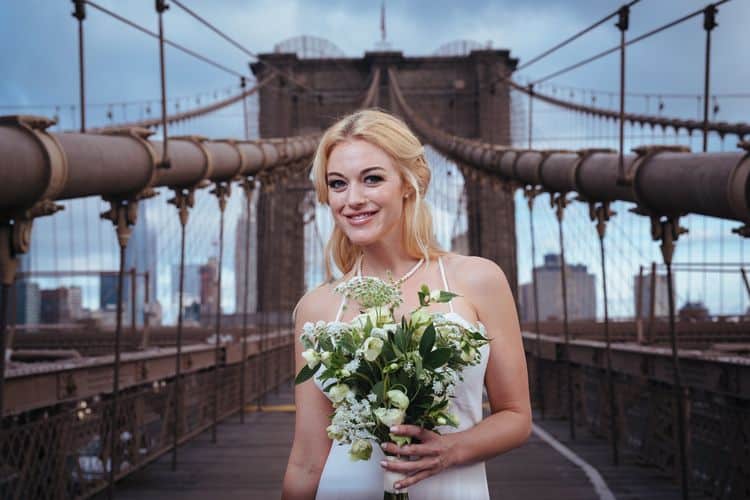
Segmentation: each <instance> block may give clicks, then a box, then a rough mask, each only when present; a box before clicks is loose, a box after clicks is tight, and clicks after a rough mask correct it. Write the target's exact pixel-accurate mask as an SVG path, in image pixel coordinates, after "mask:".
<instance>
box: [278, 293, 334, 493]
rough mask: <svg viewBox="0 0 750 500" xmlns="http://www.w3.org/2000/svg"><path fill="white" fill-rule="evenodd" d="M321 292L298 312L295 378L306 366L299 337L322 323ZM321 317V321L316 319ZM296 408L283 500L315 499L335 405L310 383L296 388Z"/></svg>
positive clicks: (309, 296)
mask: <svg viewBox="0 0 750 500" xmlns="http://www.w3.org/2000/svg"><path fill="white" fill-rule="evenodd" d="M321 292H323V290H321V289H317V290H314V291H312V292H310V293H308V294H307V295H305V296H304V297H302V299H301V300H300V302H299V304H298V306H297V308H296V317H295V321H294V331H295V332H296V334H295V345H294V359H295V363H294V364H295V374H296V373H299V370H301V369H302V366H304V364H305V361H304V359H303V358H302V344H301V343H300V342H299V334H300V333H301V332H302V326H303V325H304V324H305V323H306V322H307V321H313V320H315V319H319V315H320V313H321V311H320V308H319V307H317V306H316V302H317V301H318V300H319V299H320V294H321ZM315 315H317V317H316V316H315ZM294 404H295V407H296V415H295V424H294V443H293V444H292V452H291V454H290V455H289V462H288V464H287V467H286V474H284V486H283V490H282V494H281V498H282V500H307V499H314V498H315V494H316V492H317V490H318V482H319V481H320V475H321V473H322V472H323V466H324V465H325V462H326V458H327V457H328V452H329V450H330V448H331V440H330V439H329V438H328V435H327V434H326V427H327V426H328V424H329V423H330V419H329V415H330V414H331V413H333V408H332V406H331V402H330V401H329V400H328V398H327V397H326V396H325V395H324V394H323V393H322V392H321V391H320V390H319V389H318V388H317V387H316V386H315V382H314V381H313V380H312V379H310V380H307V381H306V382H304V383H302V384H300V385H297V386H295V388H294Z"/></svg>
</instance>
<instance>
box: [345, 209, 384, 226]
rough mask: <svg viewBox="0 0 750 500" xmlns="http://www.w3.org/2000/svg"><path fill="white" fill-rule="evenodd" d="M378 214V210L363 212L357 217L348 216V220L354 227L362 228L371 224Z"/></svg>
mask: <svg viewBox="0 0 750 500" xmlns="http://www.w3.org/2000/svg"><path fill="white" fill-rule="evenodd" d="M377 213H378V212H377V210H376V211H374V212H362V213H359V214H357V215H347V216H346V218H347V220H348V221H349V224H351V225H352V226H361V225H363V224H367V223H368V222H370V220H372V218H373V217H374V216H375V214H377Z"/></svg>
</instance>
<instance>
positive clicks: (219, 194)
mask: <svg viewBox="0 0 750 500" xmlns="http://www.w3.org/2000/svg"><path fill="white" fill-rule="evenodd" d="M229 190H230V184H229V183H226V182H221V183H217V184H216V188H215V189H214V190H213V194H215V195H216V198H217V199H218V201H219V214H220V215H219V262H218V268H217V279H216V282H217V283H216V332H215V335H216V337H215V342H214V396H213V412H212V420H213V421H212V423H211V442H212V443H216V430H217V429H216V427H217V424H218V420H219V385H220V378H221V370H219V361H220V359H219V358H220V354H221V350H220V346H221V275H222V266H223V264H224V263H223V259H224V212H225V210H226V208H227V197H228V196H229Z"/></svg>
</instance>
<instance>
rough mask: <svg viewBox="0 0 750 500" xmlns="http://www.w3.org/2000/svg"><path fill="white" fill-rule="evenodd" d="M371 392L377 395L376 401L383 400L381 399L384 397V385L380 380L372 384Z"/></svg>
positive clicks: (380, 401)
mask: <svg viewBox="0 0 750 500" xmlns="http://www.w3.org/2000/svg"><path fill="white" fill-rule="evenodd" d="M372 393H373V394H375V395H376V396H377V397H378V401H377V402H378V403H382V402H383V400H384V399H385V385H384V384H383V381H382V380H381V381H380V382H378V383H377V384H375V385H373V386H372Z"/></svg>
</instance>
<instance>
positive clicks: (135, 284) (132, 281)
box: [130, 267, 138, 342]
mask: <svg viewBox="0 0 750 500" xmlns="http://www.w3.org/2000/svg"><path fill="white" fill-rule="evenodd" d="M136 276H137V274H136V270H135V267H131V268H130V333H131V334H132V336H133V337H132V341H133V342H134V341H135V335H136V332H137V331H138V325H137V323H138V322H137V321H136V317H135V315H136V307H135V301H136V295H137V294H136V291H137V290H136V288H137V287H138V282H137V281H136Z"/></svg>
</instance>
